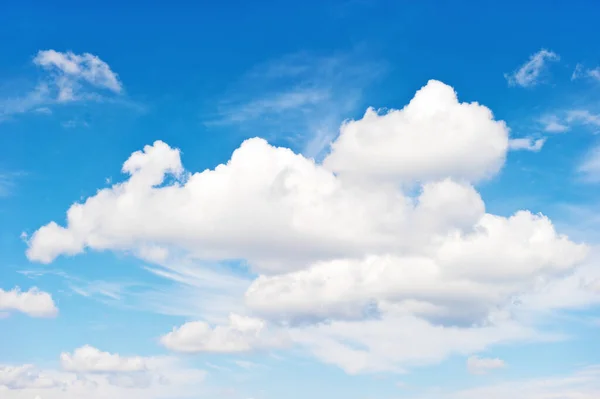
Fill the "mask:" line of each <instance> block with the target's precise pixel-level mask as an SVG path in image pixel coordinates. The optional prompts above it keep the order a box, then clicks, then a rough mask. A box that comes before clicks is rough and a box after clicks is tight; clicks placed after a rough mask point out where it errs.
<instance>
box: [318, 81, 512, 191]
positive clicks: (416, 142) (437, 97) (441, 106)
mask: <svg viewBox="0 0 600 399" xmlns="http://www.w3.org/2000/svg"><path fill="white" fill-rule="evenodd" d="M507 146H508V129H507V127H506V125H505V123H504V122H502V121H495V120H494V118H493V115H492V112H491V111H490V110H489V109H488V108H486V107H484V106H482V105H479V104H477V103H460V102H459V101H458V98H457V95H456V92H455V91H454V89H452V88H451V87H449V86H447V85H445V84H443V83H441V82H438V81H434V80H431V81H429V83H427V85H426V86H425V87H423V88H422V89H421V90H419V91H418V92H417V93H416V95H415V96H414V98H413V99H412V100H411V102H410V103H409V104H408V105H407V106H406V107H404V108H403V109H401V110H391V111H389V112H387V113H384V114H381V115H380V114H379V113H377V112H376V111H375V110H374V109H371V108H370V109H368V110H367V112H366V113H365V115H364V116H363V118H362V119H360V120H358V121H350V122H347V123H345V124H343V125H342V128H341V130H340V135H339V137H338V138H337V139H336V141H335V142H334V143H333V144H332V148H331V153H330V154H329V155H328V156H327V157H326V158H325V160H324V162H323V164H324V166H325V167H326V168H328V169H330V170H332V171H334V172H336V173H339V174H342V175H350V176H352V177H356V178H363V179H366V180H372V179H383V180H391V181H394V182H411V181H414V180H419V181H431V180H437V179H443V178H446V177H451V178H454V179H457V180H468V181H477V180H480V179H482V178H486V177H490V176H493V175H494V174H496V172H498V170H499V169H500V168H501V166H502V165H503V163H504V157H505V155H506V149H507Z"/></svg>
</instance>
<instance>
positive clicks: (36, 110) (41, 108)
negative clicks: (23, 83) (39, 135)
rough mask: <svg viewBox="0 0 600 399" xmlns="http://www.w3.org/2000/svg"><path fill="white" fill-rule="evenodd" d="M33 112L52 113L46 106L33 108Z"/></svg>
mask: <svg viewBox="0 0 600 399" xmlns="http://www.w3.org/2000/svg"><path fill="white" fill-rule="evenodd" d="M33 112H35V113H36V114H40V115H52V110H51V109H50V108H48V107H39V108H36V109H34V110H33Z"/></svg>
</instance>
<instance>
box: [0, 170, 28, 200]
mask: <svg viewBox="0 0 600 399" xmlns="http://www.w3.org/2000/svg"><path fill="white" fill-rule="evenodd" d="M23 175H25V173H23V172H2V171H0V198H1V197H7V196H10V195H11V194H12V193H13V190H14V186H15V179H17V178H18V177H20V176H23Z"/></svg>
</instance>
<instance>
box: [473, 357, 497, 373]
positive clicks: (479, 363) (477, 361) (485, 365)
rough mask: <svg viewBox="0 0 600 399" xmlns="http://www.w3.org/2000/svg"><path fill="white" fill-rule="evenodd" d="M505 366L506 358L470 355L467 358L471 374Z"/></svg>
mask: <svg viewBox="0 0 600 399" xmlns="http://www.w3.org/2000/svg"><path fill="white" fill-rule="evenodd" d="M504 367H506V363H504V360H502V359H498V358H485V357H479V356H470V357H469V358H468V359H467V369H468V370H469V372H470V373H471V374H486V373H487V372H489V371H491V370H496V369H501V368H504Z"/></svg>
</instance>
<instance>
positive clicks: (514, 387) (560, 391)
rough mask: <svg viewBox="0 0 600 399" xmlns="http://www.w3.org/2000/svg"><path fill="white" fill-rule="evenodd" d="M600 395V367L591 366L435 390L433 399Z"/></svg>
mask: <svg viewBox="0 0 600 399" xmlns="http://www.w3.org/2000/svg"><path fill="white" fill-rule="evenodd" d="M598 397H600V367H598V366H591V367H587V368H583V369H580V370H578V371H576V372H574V373H572V374H570V375H562V376H556V375H553V376H545V377H541V378H540V377H538V378H534V379H521V380H514V381H504V382H501V383H496V384H493V385H487V386H480V387H477V388H470V389H464V390H460V391H457V392H452V393H445V394H442V393H440V392H436V393H434V394H432V395H431V396H428V395H425V396H423V398H431V399H438V398H442V399H481V398H486V399H506V398H512V399H596V398H598Z"/></svg>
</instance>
